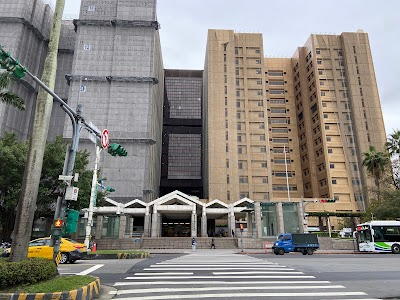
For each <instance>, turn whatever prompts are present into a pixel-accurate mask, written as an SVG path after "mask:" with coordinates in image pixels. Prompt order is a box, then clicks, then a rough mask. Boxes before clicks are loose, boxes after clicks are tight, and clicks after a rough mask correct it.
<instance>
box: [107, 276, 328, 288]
mask: <svg viewBox="0 0 400 300" xmlns="http://www.w3.org/2000/svg"><path fill="white" fill-rule="evenodd" d="M191 278H192V277H191ZM151 279H153V278H151ZM254 283H257V284H317V283H321V284H322V283H323V284H327V283H331V282H330V281H317V280H308V281H303V280H301V281H300V280H296V281H288V280H279V281H278V280H277V281H255V282H254ZM164 284H165V285H174V284H175V285H181V284H182V281H150V282H143V281H140V282H116V283H115V284H114V286H125V285H164ZM185 284H187V285H192V284H209V285H212V284H215V285H224V284H225V285H226V284H232V285H240V284H243V285H248V284H249V283H248V282H237V281H185ZM289 287H291V286H289Z"/></svg>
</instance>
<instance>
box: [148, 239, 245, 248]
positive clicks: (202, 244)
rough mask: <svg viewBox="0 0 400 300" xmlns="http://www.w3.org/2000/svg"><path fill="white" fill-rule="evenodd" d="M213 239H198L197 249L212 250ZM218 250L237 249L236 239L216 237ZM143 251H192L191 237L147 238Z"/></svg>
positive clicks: (215, 242)
mask: <svg viewBox="0 0 400 300" xmlns="http://www.w3.org/2000/svg"><path fill="white" fill-rule="evenodd" d="M211 239H212V238H211V237H197V238H196V242H197V249H210V248H211ZM214 244H215V248H216V249H237V248H238V246H237V243H236V240H235V238H232V237H215V238H214ZM141 248H142V249H191V248H192V238H191V237H145V238H143V243H142V247H141Z"/></svg>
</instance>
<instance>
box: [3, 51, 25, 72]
mask: <svg viewBox="0 0 400 300" xmlns="http://www.w3.org/2000/svg"><path fill="white" fill-rule="evenodd" d="M0 65H1V68H3V69H6V70H7V71H8V72H12V73H13V75H14V76H15V77H17V78H22V77H24V76H25V74H26V72H27V70H26V68H25V67H24V66H22V65H21V64H20V63H19V61H18V60H17V59H15V58H13V57H12V56H11V54H10V53H9V52H6V51H4V50H3V49H2V48H1V46H0Z"/></svg>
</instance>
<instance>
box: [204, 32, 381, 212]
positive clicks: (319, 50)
mask: <svg viewBox="0 0 400 300" xmlns="http://www.w3.org/2000/svg"><path fill="white" fill-rule="evenodd" d="M206 51H207V52H206V61H205V71H204V102H203V103H204V118H203V128H204V149H205V153H204V166H203V169H204V179H205V183H204V185H205V196H206V197H208V198H210V199H220V200H223V201H226V202H229V201H232V199H233V200H235V199H241V198H243V197H249V198H251V199H253V200H256V201H269V200H270V201H271V200H277V199H287V200H288V201H290V199H291V198H301V197H306V198H335V199H336V200H337V201H336V203H335V204H329V205H331V206H329V208H328V207H327V208H325V207H323V205H322V204H313V205H311V206H310V208H311V209H316V210H321V209H322V210H326V209H327V210H328V211H332V210H337V211H355V210H359V209H363V208H364V204H365V201H366V198H365V197H366V195H365V194H363V192H365V189H363V187H366V186H367V185H368V182H369V180H370V179H369V178H368V176H367V173H366V170H365V168H363V167H362V165H361V162H362V152H364V151H367V149H368V146H369V145H374V146H375V147H377V149H382V147H383V145H384V143H385V139H386V135H385V129H384V124H383V118H382V112H381V107H380V102H379V95H378V90H377V86H376V79H375V74H374V69H373V64H372V57H371V51H370V48H369V42H368V36H367V34H366V33H363V32H357V33H342V34H341V35H340V36H336V35H311V37H310V38H309V40H308V41H307V42H306V44H305V46H304V47H300V48H298V49H297V51H296V52H295V54H294V56H293V57H292V58H264V57H263V41H262V36H261V34H248V33H234V32H233V31H231V30H209V33H208V40H207V50H206ZM372 124H374V125H372ZM332 205H334V207H335V208H334V209H333V207H332Z"/></svg>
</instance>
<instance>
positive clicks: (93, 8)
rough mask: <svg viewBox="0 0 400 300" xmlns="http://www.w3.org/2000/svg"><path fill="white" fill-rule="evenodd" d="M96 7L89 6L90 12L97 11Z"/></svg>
mask: <svg viewBox="0 0 400 300" xmlns="http://www.w3.org/2000/svg"><path fill="white" fill-rule="evenodd" d="M95 10H96V7H95V6H94V5H89V6H88V11H95Z"/></svg>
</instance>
